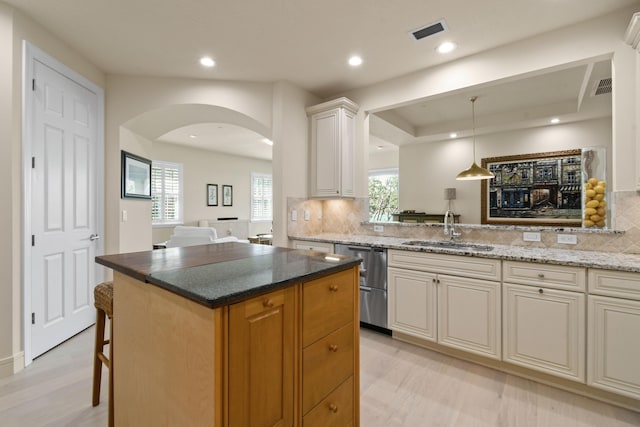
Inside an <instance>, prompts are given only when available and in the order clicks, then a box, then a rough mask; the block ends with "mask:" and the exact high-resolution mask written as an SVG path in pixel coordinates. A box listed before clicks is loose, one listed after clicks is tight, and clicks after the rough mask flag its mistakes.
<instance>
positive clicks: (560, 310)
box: [502, 283, 585, 382]
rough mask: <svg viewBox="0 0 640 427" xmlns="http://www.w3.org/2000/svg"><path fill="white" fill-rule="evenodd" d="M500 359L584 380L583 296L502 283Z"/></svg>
mask: <svg viewBox="0 0 640 427" xmlns="http://www.w3.org/2000/svg"><path fill="white" fill-rule="evenodd" d="M502 292H503V303H502V307H503V321H504V324H503V340H504V345H503V354H504V356H503V360H504V361H506V362H510V363H513V364H516V365H520V366H524V367H527V368H530V369H535V370H538V371H542V372H546V373H549V374H552V375H556V376H560V377H564V378H568V379H571V380H575V381H580V382H584V381H585V352H584V346H585V308H584V307H585V295H584V293H581V292H571V291H565V290H559V289H549V288H543V287H540V286H528V285H517V284H511V283H505V284H504V285H503V288H502Z"/></svg>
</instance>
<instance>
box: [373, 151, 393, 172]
mask: <svg viewBox="0 0 640 427" xmlns="http://www.w3.org/2000/svg"><path fill="white" fill-rule="evenodd" d="M399 165H400V151H399V150H380V151H373V152H371V153H369V170H374V169H393V168H398V166H399Z"/></svg>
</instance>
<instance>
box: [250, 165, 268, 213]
mask: <svg viewBox="0 0 640 427" xmlns="http://www.w3.org/2000/svg"><path fill="white" fill-rule="evenodd" d="M271 220H273V181H272V179H271V175H269V174H263V173H252V174H251V221H271Z"/></svg>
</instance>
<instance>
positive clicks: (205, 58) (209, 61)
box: [200, 56, 216, 67]
mask: <svg viewBox="0 0 640 427" xmlns="http://www.w3.org/2000/svg"><path fill="white" fill-rule="evenodd" d="M200 64H201V65H202V66H203V67H213V66H214V65H216V62H215V61H214V60H213V59H211V58H209V57H208V56H203V57H202V58H200Z"/></svg>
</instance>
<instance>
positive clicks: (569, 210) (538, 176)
mask: <svg viewBox="0 0 640 427" xmlns="http://www.w3.org/2000/svg"><path fill="white" fill-rule="evenodd" d="M482 167H483V168H487V169H489V170H490V171H491V172H493V175H494V177H493V178H492V179H490V180H486V181H483V182H482V183H481V186H482V193H481V199H480V205H481V209H482V215H481V223H482V224H505V225H546V226H552V225H565V226H570V227H580V226H581V224H582V204H581V194H582V181H581V150H579V149H578V150H566V151H555V152H549V153H533V154H521V155H515V156H505V157H492V158H486V159H482Z"/></svg>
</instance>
